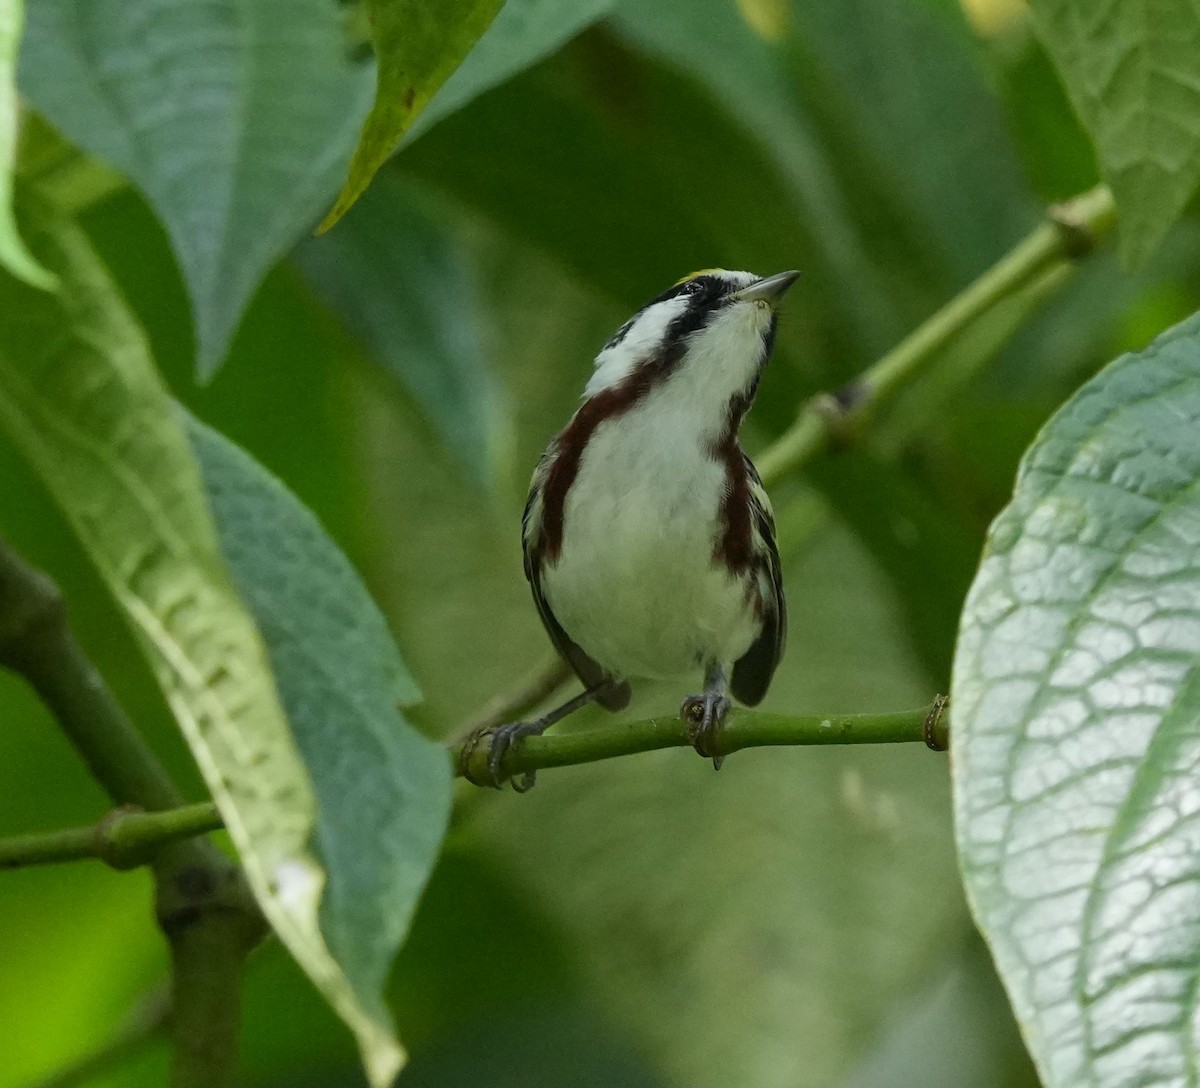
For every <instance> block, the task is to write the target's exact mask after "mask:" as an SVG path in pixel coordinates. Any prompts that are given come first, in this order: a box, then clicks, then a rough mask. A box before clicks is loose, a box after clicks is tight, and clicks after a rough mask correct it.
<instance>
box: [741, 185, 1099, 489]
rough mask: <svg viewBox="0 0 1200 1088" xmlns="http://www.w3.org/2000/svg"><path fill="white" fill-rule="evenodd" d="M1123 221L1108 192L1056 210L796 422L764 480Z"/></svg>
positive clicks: (829, 442)
mask: <svg viewBox="0 0 1200 1088" xmlns="http://www.w3.org/2000/svg"><path fill="white" fill-rule="evenodd" d="M1115 222H1116V208H1115V205H1114V204H1113V199H1112V194H1111V193H1110V192H1109V191H1108V189H1107V188H1105V187H1104V186H1099V187H1098V188H1096V189H1092V190H1091V191H1090V192H1087V193H1084V194H1082V195H1081V196H1077V197H1075V198H1074V199H1073V200H1069V201H1067V202H1066V203H1065V204H1057V205H1055V206H1054V207H1052V208H1051V209H1050V210H1049V212H1048V213H1047V216H1046V218H1045V220H1044V221H1043V222H1042V223H1040V224H1038V226H1037V227H1035V228H1034V229H1033V230H1032V231H1031V232H1030V233H1029V234H1028V235H1027V236H1026V237H1025V238H1024V239H1023V240H1022V241H1020V242H1018V243H1017V245H1016V246H1014V247H1013V248H1012V249H1011V250H1009V252H1008V253H1007V254H1005V256H1003V257H1002V258H1000V260H999V261H997V262H996V263H995V264H994V265H992V267H991V268H989V269H988V270H987V271H986V272H984V273H983V275H982V276H980V277H979V278H978V279H977V280H975V281H974V282H973V283H971V284H970V285H969V286H967V287H966V288H965V289H964V290H963V291H961V292H960V293H959V294H957V295H955V297H954V298H952V299H951V300H950V301H949V302H947V303H946V305H945V306H943V307H942V308H941V309H940V310H938V311H937V313H935V314H934V315H933V316H932V317H930V318H929V319H928V320H927V321H925V322H923V323H922V324H921V325H919V326H918V327H917V328H916V329H914V330H913V332H911V333H910V334H909V335H908V336H906V337H905V338H904V339H903V340H901V341H900V343H899V344H897V345H896V346H895V347H894V348H892V350H891V351H889V352H888V353H887V354H886V355H884V356H883V357H882V358H880V359H879V360H878V361H877V362H875V363H874V364H873V365H872V366H870V367H868V369H867V370H865V371H864V372H863V373H862V374H861V375H859V377H858V378H857V379H855V380H854V381H852V382H850V383H849V384H848V385H846V386H844V387H843V388H842V389H841V390H839V391H838V392H836V393H823V394H821V395H819V396H817V397H814V398H813V399H812V400H810V401H809V402H808V403H807V404H805V405H804V407H802V408H801V410H800V414H799V416H798V417H797V418H796V422H795V423H793V424H792V426H791V427H790V428H789V429H788V430H787V431H785V432H784V433H783V434H782V435H780V437H779V438H778V439H777V440H776V441H775V442H773V443H772V444H771V445H770V446H768V447H767V448H766V449H765V450H764V451H763V452H762V453H760V454H759V455H758V456H757V457H756V458H755V462H756V463H757V465H758V469H759V472H760V474H761V475H762V478H763V481H764V482H765V483H768V484H769V483H773V482H774V481H776V480H779V479H780V478H781V477H783V476H785V475H786V474H788V473H789V472H794V471H795V470H796V469H798V468H800V467H802V466H803V465H806V464H807V463H808V462H809V461H811V460H812V459H813V458H814V457H816V456H817V455H818V454H820V453H822V452H823V451H824V450H826V449H827V448H829V447H830V446H833V445H838V444H840V443H842V442H845V441H848V440H849V438H850V437H851V436H853V434H854V433H855V432H856V431H857V429H858V428H859V427H860V426H861V424H862V422H863V421H864V420H865V419H866V418H867V417H868V416H869V415H870V413H871V412H872V411H873V410H875V409H877V408H878V407H879V406H880V405H883V404H886V403H888V402H889V401H891V400H893V399H895V397H896V395H897V394H898V393H899V392H900V391H901V390H902V389H904V388H906V387H907V386H908V385H909V384H910V383H911V382H912V380H913V379H914V378H916V377H917V376H918V375H919V374H921V373H922V372H923V371H925V370H926V369H927V368H928V367H929V365H930V364H931V363H932V362H934V361H935V360H936V359H937V358H938V356H939V354H940V353H941V351H942V350H943V349H944V348H945V347H946V346H947V345H948V344H949V343H950V342H951V341H952V340H954V339H955V338H956V337H957V336H959V335H960V334H961V333H963V332H964V331H965V330H967V329H968V328H970V327H971V326H972V325H974V324H975V323H976V322H977V321H979V320H980V319H981V318H982V317H984V316H985V315H987V314H988V313H990V312H991V311H992V310H993V309H994V308H995V307H996V306H997V305H998V304H999V303H1001V302H1003V301H1004V300H1005V299H1007V298H1009V297H1010V296H1012V295H1013V294H1016V293H1017V292H1019V291H1021V290H1023V289H1024V288H1026V287H1028V286H1030V285H1031V284H1034V283H1036V282H1037V281H1039V280H1041V279H1043V277H1045V275H1046V274H1047V273H1048V272H1050V271H1052V270H1053V269H1056V268H1062V267H1067V266H1069V265H1071V264H1073V263H1074V262H1076V261H1079V260H1081V259H1082V258H1084V257H1086V256H1087V255H1088V254H1090V253H1092V252H1093V251H1094V250H1095V249H1096V247H1097V246H1098V245H1099V244H1100V243H1101V242H1102V241H1103V240H1104V238H1105V237H1106V236H1107V235H1108V234H1109V233H1110V232H1111V231H1112V228H1113V225H1114V224H1115Z"/></svg>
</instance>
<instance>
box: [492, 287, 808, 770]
mask: <svg viewBox="0 0 1200 1088" xmlns="http://www.w3.org/2000/svg"><path fill="white" fill-rule="evenodd" d="M798 275H799V273H797V272H781V273H780V274H778V275H776V276H768V277H766V278H760V277H758V276H755V275H752V274H750V273H749V272H728V271H725V270H723V269H709V270H706V271H704V272H697V273H694V274H693V275H690V276H687V277H686V278H684V279H682V280H680V281H679V282H678V283H676V284H675V285H674V286H673V287H672V288H671V289H670V290H668V291H664V292H663V293H662V294H661V295H659V296H658V297H657V298H655V299H653V300H652V301H650V302H649V303H647V304H646V305H645V306H644V307H643V308H642V309H641V310H639V311H638V312H637V313H636V314H634V316H633V317H631V318H630V319H629V320H628V321H626V322H625V324H624V325H622V326H621V327H620V328H619V329H618V330H617V331H616V333H614V334H613V336H612V338H611V339H610V340H609V341H608V343H606V344H605V345H604V347H603V348H602V349H601V351H600V354H599V355H598V356H597V357H596V366H595V371H594V372H593V374H592V377H591V380H590V381H589V382H588V384H587V388H586V389H585V390H584V394H583V404H582V405H581V406H580V408H579V410H578V411H577V412H576V413H575V415H574V417H573V418H572V419H571V422H570V423H568V424H567V426H566V427H565V428H564V429H563V430H562V431H561V432H560V433H559V434H558V435H557V436H556V437H555V438H554V439H553V440H552V441H551V443H550V445H549V446H548V447H547V449H546V452H545V453H544V454H543V455H542V457H541V460H540V461H539V462H538V465H537V469H536V470H535V472H534V474H533V481H532V484H531V485H530V490H529V499H528V501H527V503H526V504H525V514H524V518H523V520H522V530H523V532H522V541H523V544H524V551H525V574H526V577H527V578H528V579H529V584H530V586H531V588H532V589H533V599H534V601H535V602H536V603H537V608H538V612H539V613H540V614H541V617H542V623H543V624H545V627H546V631H547V632H548V633H549V635H550V638H551V641H553V643H554V645H555V647H556V648H557V649H558V652H559V653H560V654H561V655H562V656H563V657H564V658H565V659H566V661H567V662H568V663H569V664H570V665H571V667H572V668H573V669H574V670H575V672H576V673H577V674H578V676H579V678H580V680H582V681H583V683H584V687H585V690H584V691H583V692H582V693H581V694H579V695H577V696H575V697H574V698H572V699H570V700H568V701H567V702H566V703H564V704H563V705H562V706H560V707H557V708H556V709H554V710H552V711H551V712H550V713H548V714H546V715H544V716H543V717H540V718H537V719H535V720H532V721H527V722H513V723H511V724H508V725H502V726H499V727H498V728H494V729H488V730H485V731H484V732H483V733H482V734H481V735H479V736H477V737H476V738H475V742H476V743H477V742H479V741H482V740H484V739H485V738H486V739H488V742H489V744H490V750H489V767H490V770H491V774H492V779H493V783H494V784H496V785H499V782H500V777H499V772H500V766H501V762H502V760H503V758H504V754H505V752H506V751H508V749H509V748H510V747H511V746H512V745H513V744H514V743H515V742H517V741H519V740H520V739H521V738H522V737H526V736H529V735H531V734H536V733H541V732H543V731H544V730H545V729H546V728H547V727H548V726H550V725H552V724H554V723H555V722H557V721H559V720H561V719H562V718H563V717H565V716H566V715H567V714H569V713H571V712H572V711H574V710H576V709H578V708H579V707H581V706H583V705H584V704H586V703H588V702H591V701H593V700H594V701H595V702H597V703H599V704H600V705H601V706H604V707H607V708H608V709H609V710H620V709H622V708H623V707H624V706H625V705H626V704H627V703H628V702H629V695H630V689H629V680H630V679H631V678H640V677H645V678H652V679H669V678H677V677H681V676H684V675H686V674H688V673H693V672H697V671H701V670H702V671H703V674H704V691H703V693H701V694H697V695H689V696H688V697H687V698H686V699H685V700H684V701H683V705H682V707H681V708H680V713H681V714H682V715H683V717H684V719H685V721H687V722H688V728H689V734H690V736H691V738H692V742H693V744H694V746H695V748H696V750H697V751H698V752H700V754H701V755H705V756H713V763H714V765H715V766H717V767H720V760H719V758H718V757H716V756H715V754H714V752H713V747H712V745H713V741H714V739H715V736H716V731H717V729H718V728H719V726H720V723H721V720H722V718H723V717H724V715H725V712H726V711H727V710H728V708H729V705H730V704H729V693H730V691H732V693H733V695H734V696H735V697H736V698H737V699H738V700H739V701H740V702H742V703H745V704H747V705H749V706H754V705H755V704H757V703H758V702H759V701H761V699H762V698H763V696H764V695H765V694H766V692H767V687H768V686H769V685H770V683H771V677H772V675H773V674H774V672H775V667H776V665H778V663H779V658H780V655H781V654H782V652H783V643H784V633H785V630H786V627H787V615H786V609H785V605H784V599H783V585H782V581H781V575H780V568H779V553H778V551H777V549H776V546H775V522H774V518H773V516H772V513H771V504H770V501H769V499H768V498H767V494H766V492H765V491H764V490H763V486H762V482H761V480H760V479H759V476H758V473H757V471H756V470H755V468H754V465H753V464H752V463H751V461H750V458H749V457H747V456H746V454H745V452H744V451H743V450H742V447H741V444H740V443H739V442H738V428H739V427H740V426H741V422H742V419H743V417H744V416H745V414H746V412H747V410H748V409H749V408H750V405H751V403H752V402H753V400H754V394H755V392H756V391H757V389H758V382H759V378H760V376H761V374H762V370H763V366H764V365H765V363H766V361H767V357H768V356H769V355H770V352H771V347H772V344H773V342H774V339H775V327H776V322H777V316H778V315H777V310H778V306H779V302H780V300H781V299H782V297H783V295H784V294H785V292H786V291H787V290H788V288H789V287H791V285H792V284H793V283H795V281H796V279H797V277H798ZM469 747H470V748H471V749H473V748H474V743H472V744H470V745H469ZM532 782H533V778H532V775H531V774H527V775H526V776H525V778H524V780H523V782H522V783H514V784H515V785H517V788H519V789H520V788H528V787H529V786H530V785H532Z"/></svg>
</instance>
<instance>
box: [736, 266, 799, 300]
mask: <svg viewBox="0 0 1200 1088" xmlns="http://www.w3.org/2000/svg"><path fill="white" fill-rule="evenodd" d="M799 278H800V273H799V272H796V271H794V270H793V271H791V272H779V273H776V274H775V275H774V276H766V277H764V278H763V279H761V280H758V281H757V282H756V283H752V284H750V286H749V287H743V288H742V289H741V290H740V291H734V293H733V297H734V298H736V299H738V300H739V301H741V302H768V303H770V304H771V305H772V306H778V305H779V300H780V299H781V298H783V296H784V295H785V294H787V290H788V288H789V287H791V286H792V284H793V283H795V282H796V281H797V280H798V279H799Z"/></svg>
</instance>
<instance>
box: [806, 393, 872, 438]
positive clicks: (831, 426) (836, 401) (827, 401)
mask: <svg viewBox="0 0 1200 1088" xmlns="http://www.w3.org/2000/svg"><path fill="white" fill-rule="evenodd" d="M868 399H869V397H868V393H867V389H866V387H865V386H864V385H863V384H862V383H861V382H857V381H856V382H850V383H848V384H847V385H843V386H842V387H841V388H840V389H838V390H836V391H835V392H833V393H818V394H817V395H816V396H815V397H813V398H812V400H810V401H809V402H808V404H809V407H810V408H811V409H812V411H813V412H815V413H816V415H817V416H818V417H819V418H820V419H821V421H822V423H823V424H824V427H825V441H826V445H827V447H828V448H829V449H830V450H831V451H833V452H836V453H840V452H843V451H845V450H848V449H849V448H850V447H851V446H853V445H854V442H855V438H856V435H855V430H854V427H853V422H854V413H855V411H856V410H857V409H858V408H860V407H861V406H862V405H864V404H865V403H866V402H867V400H868Z"/></svg>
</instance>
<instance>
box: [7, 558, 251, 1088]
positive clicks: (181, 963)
mask: <svg viewBox="0 0 1200 1088" xmlns="http://www.w3.org/2000/svg"><path fill="white" fill-rule="evenodd" d="M0 667H5V668H9V669H11V670H13V671H14V672H16V673H18V674H20V675H21V676H23V677H24V678H25V679H26V680H27V681H28V682H29V684H30V685H31V686H32V687H33V688H34V690H35V691H37V692H38V694H39V695H40V696H41V697H42V699H43V701H44V702H45V703H46V705H47V706H48V707H49V708H50V710H52V711H53V712H54V714H55V715H56V716H57V718H58V723H59V725H60V726H61V728H62V730H63V732H64V733H66V735H67V737H68V738H69V739H70V740H71V743H72V744H74V746H75V748H76V749H77V750H78V752H79V754H80V755H81V756H82V757H83V759H84V762H86V763H87V765H88V767H89V768H90V769H91V772H92V774H93V775H94V776H95V778H96V780H97V781H98V782H99V783H100V785H101V786H103V787H104V789H105V790H106V791H107V792H108V794H109V796H110V797H112V799H113V800H114V801H115V802H116V803H117V804H118V805H122V804H132V805H137V806H138V807H140V808H143V809H149V810H151V811H154V810H160V811H161V810H164V809H177V808H179V807H180V806H181V805H182V804H183V796H182V794H181V793H180V791H179V789H178V788H177V787H176V785H175V783H174V782H172V781H171V778H170V775H168V774H167V771H166V768H164V767H163V765H162V763H160V762H159V760H158V758H157V757H156V756H155V755H154V753H153V752H152V751H151V750H150V749H149V748H148V747H147V745H146V742H145V741H144V740H143V739H142V737H141V736H140V734H139V733H138V732H137V730H135V729H134V728H133V725H132V723H131V722H130V721H129V719H128V718H127V717H126V716H125V712H124V711H123V710H122V709H121V706H120V704H119V703H118V702H117V701H116V699H115V698H114V697H113V695H112V693H111V692H110V691H109V690H108V687H107V685H106V684H105V683H104V680H103V678H102V677H101V676H100V674H99V672H97V671H96V669H95V667H94V666H93V665H92V663H91V662H90V661H89V660H88V658H87V656H86V655H85V654H84V652H83V649H82V647H81V646H80V645H79V644H78V643H77V642H76V641H75V637H74V635H73V634H72V632H71V629H70V627H69V626H68V625H67V610H66V606H65V604H64V602H63V598H62V594H61V593H60V592H59V590H58V587H57V586H55V585H54V583H53V582H52V581H50V579H49V578H48V577H47V576H46V575H45V574H43V573H42V572H41V571H38V570H35V569H34V568H33V567H31V566H29V565H28V564H27V563H26V562H25V561H24V560H23V559H21V557H20V556H18V555H17V553H16V552H15V551H13V549H12V548H11V547H10V546H9V545H8V544H7V542H5V541H4V540H3V538H0ZM154 876H155V891H156V903H155V908H156V913H157V915H158V921H159V925H160V926H161V927H162V930H163V932H164V933H165V934H166V936H167V940H168V942H169V943H170V945H171V954H172V960H173V962H174V965H175V972H174V975H173V978H172V1001H171V1004H172V1007H173V1008H174V1010H175V1011H174V1016H173V1018H172V1043H173V1048H174V1049H173V1054H172V1070H171V1084H172V1086H173V1088H200V1086H202V1085H203V1086H213V1085H217V1086H220V1085H226V1084H230V1083H232V1080H233V1077H234V1074H235V1071H236V1067H237V1032H236V1026H237V1025H236V1020H235V1019H231V1018H230V1013H229V1010H231V1009H233V1010H236V1007H237V991H238V988H239V986H240V979H241V968H242V964H243V962H244V960H245V957H246V956H247V955H248V954H249V952H250V950H251V948H252V947H253V945H254V943H255V941H257V940H258V939H259V938H261V936H262V935H263V933H264V932H265V926H264V923H263V920H262V916H261V914H260V913H259V911H258V907H257V904H256V903H255V902H254V898H253V896H252V895H251V893H250V890H249V888H248V887H247V885H246V882H245V879H244V877H243V876H242V873H241V870H240V869H239V868H238V867H237V865H236V864H234V863H233V862H232V861H231V860H230V859H228V858H227V857H225V855H224V854H222V853H221V852H220V851H219V850H218V849H217V848H216V847H215V846H214V845H213V844H212V843H211V842H208V841H206V840H202V839H188V840H185V841H182V842H172V843H168V844H166V845H163V846H160V847H159V849H158V852H157V854H156V855H155V858H154ZM218 974H219V975H220V976H221V978H217V977H216V975H218ZM234 1015H236V1013H235V1014H234Z"/></svg>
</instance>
